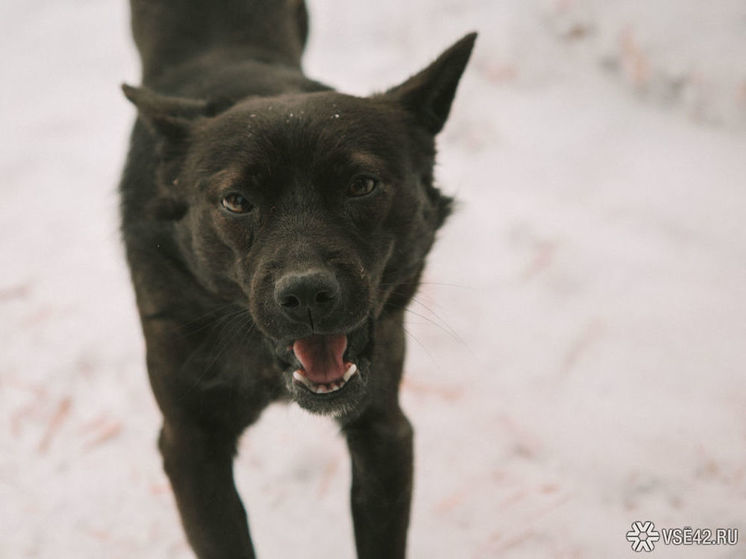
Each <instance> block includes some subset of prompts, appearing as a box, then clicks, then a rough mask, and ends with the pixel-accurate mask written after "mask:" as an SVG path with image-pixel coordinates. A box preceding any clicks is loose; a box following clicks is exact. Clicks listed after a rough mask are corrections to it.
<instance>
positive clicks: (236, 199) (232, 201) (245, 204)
mask: <svg viewBox="0 0 746 559" xmlns="http://www.w3.org/2000/svg"><path fill="white" fill-rule="evenodd" d="M220 203H221V204H222V205H223V207H224V208H225V209H226V210H228V211H229V212H231V213H234V214H245V213H249V212H250V211H251V210H253V209H254V206H253V205H252V204H251V202H249V201H248V200H247V199H246V198H244V197H243V196H241V195H240V194H239V193H238V192H231V193H230V194H226V195H225V196H223V199H222V200H221V201H220Z"/></svg>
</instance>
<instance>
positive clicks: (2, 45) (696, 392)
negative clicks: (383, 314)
mask: <svg viewBox="0 0 746 559" xmlns="http://www.w3.org/2000/svg"><path fill="white" fill-rule="evenodd" d="M310 4H311V12H312V17H313V21H312V29H313V34H312V40H311V43H310V46H309V51H308V55H307V57H306V67H307V70H308V73H309V74H311V75H312V76H314V77H318V78H320V79H323V80H326V81H328V82H330V83H332V84H333V85H336V86H338V87H339V88H341V89H343V90H346V91H349V92H352V93H359V94H364V93H367V92H371V91H376V90H381V89H384V88H385V87H387V86H389V85H392V84H395V83H397V82H398V81H400V80H402V79H403V78H404V77H406V76H407V75H408V74H410V73H412V72H414V71H416V70H418V69H419V68H420V67H421V66H423V65H424V64H425V63H427V62H428V61H429V60H430V59H432V58H433V57H434V56H435V55H436V54H438V52H439V51H440V50H441V49H443V48H445V47H446V46H447V45H448V44H450V42H452V41H453V40H455V39H456V38H458V37H459V36H460V35H461V34H463V33H465V32H467V31H470V30H472V29H477V30H479V31H480V32H481V36H480V39H479V42H478V45H477V49H476V52H475V56H474V59H473V61H472V64H471V66H470V68H469V69H468V71H467V74H466V76H465V78H464V81H463V83H462V87H461V89H460V91H459V96H458V98H457V100H456V103H455V106H454V110H453V114H452V118H451V120H450V122H449V124H448V126H447V128H446V131H445V132H444V134H443V136H442V138H441V142H440V148H441V156H440V165H439V168H438V174H439V178H440V182H441V184H442V185H443V187H444V189H445V190H446V191H448V192H450V193H454V194H456V195H457V196H458V198H459V200H460V205H459V209H458V212H457V213H456V215H455V216H454V217H453V219H452V220H451V222H450V223H449V224H448V226H447V227H446V228H445V229H444V230H443V232H442V235H441V239H440V242H439V245H438V246H437V248H436V251H435V252H434V254H433V255H432V258H431V261H430V267H429V270H428V274H427V278H426V283H425V284H424V285H423V287H422V290H421V293H420V294H419V296H418V301H417V303H415V304H414V306H413V307H412V313H411V316H410V321H409V325H408V330H409V332H410V338H411V340H410V342H411V343H410V353H409V359H408V362H407V376H406V381H405V383H404V385H403V388H402V392H403V402H404V406H405V408H406V410H407V412H408V413H409V415H410V418H411V419H412V421H413V423H414V424H415V426H416V428H417V443H416V444H417V476H416V488H415V497H414V508H413V514H412V527H411V532H410V554H411V557H413V558H420V557H421V558H430V559H436V558H437V559H450V558H453V557H459V558H460V557H465V558H470V559H471V558H473V559H481V558H493V557H501V558H511V559H512V558H527V559H535V558H540V557H551V558H568V559H569V558H589V559H590V558H594V559H595V558H598V557H610V558H616V557H634V556H637V554H635V553H633V552H632V551H631V550H630V547H629V543H628V542H627V541H626V540H625V533H626V532H627V530H629V529H630V524H631V522H633V521H635V520H652V521H654V522H655V523H656V526H657V527H683V526H692V527H695V528H696V527H701V528H716V527H730V528H740V530H741V540H742V543H739V545H738V546H737V547H709V548H702V547H697V546H691V547H686V548H682V547H671V546H664V545H661V542H659V543H658V545H657V546H656V549H655V552H654V556H655V557H693V558H707V559H709V558H718V559H730V558H736V557H744V556H745V555H746V544H744V543H743V540H746V518H745V517H744V511H746V374H745V373H746V371H745V370H744V369H745V366H744V363H745V362H746V342H745V340H746V227H744V221H746V134H744V123H745V122H746V117H745V115H746V56H744V55H745V54H746V7H744V4H743V2H742V1H741V0H716V1H712V2H702V1H701V0H657V1H656V2H633V1H630V0H627V1H623V0H619V1H615V2H608V1H605V0H575V1H574V0H534V1H527V0H501V1H497V0H490V1H486V0H458V1H457V0H411V1H408V2H400V1H397V0H378V1H377V2H374V3H367V2H366V3H362V2H346V1H344V0H315V1H314V0H311V2H310ZM423 14H424V15H423ZM0 21H1V22H2V23H1V24H0V26H1V28H2V34H0V51H1V52H2V53H3V64H2V65H0V79H1V80H2V88H1V89H0V112H1V113H2V116H1V118H0V122H2V131H1V132H0V148H1V149H0V165H1V169H2V177H3V181H2V184H1V185H0V270H1V272H0V317H1V318H0V503H2V506H0V557H2V558H3V559H4V558H6V557H7V558H11V559H15V558H43V559H46V558H50V559H51V558H55V559H59V558H65V559H67V558H74V559H77V558H82V557H107V558H113V559H117V558H129V557H138V558H141V559H150V558H152V559H156V558H158V559H162V558H164V557H168V558H173V559H183V558H187V557H190V554H189V551H188V548H187V546H186V544H185V542H184V537H183V534H182V531H181V528H180V526H179V523H178V519H177V516H176V513H175V508H174V504H173V498H172V495H171V493H170V489H169V487H168V484H167V480H166V478H165V476H164V475H163V473H162V472H161V466H160V460H159V457H158V455H157V452H156V450H155V444H154V443H155V435H156V431H157V428H158V424H159V416H158V413H157V410H156V408H155V404H154V402H153V399H152V397H151V396H150V392H149V388H148V386H147V381H146V375H145V370H144V359H143V344H142V340H141V336H140V332H139V329H138V323H137V319H136V316H135V312H134V303H133V297H132V294H131V290H130V287H129V283H128V276H127V272H126V270H125V267H124V264H123V257H122V250H121V246H120V243H119V238H118V231H117V227H118V225H117V218H116V215H117V211H116V206H117V198H116V192H115V188H116V183H117V180H118V174H119V171H120V169H121V165H122V162H123V158H124V153H125V147H126V140H127V134H128V128H129V126H130V124H131V121H132V118H133V111H132V108H131V106H130V105H129V104H128V103H126V102H125V100H124V99H123V97H122V96H121V94H120V92H119V89H118V84H119V83H120V82H121V81H124V80H127V81H129V82H135V83H136V82H137V79H138V65H137V60H136V58H135V54H134V49H133V47H132V45H131V41H130V38H129V31H128V22H127V6H126V5H125V3H124V1H123V0H80V1H78V2H69V1H67V2H62V1H52V0H46V1H43V0H39V1H37V2H33V3H29V2H24V1H23V0H6V1H5V2H3V3H2V6H0ZM236 473H237V477H238V483H239V485H240V489H241V491H242V494H243V497H244V500H245V502H246V504H247V507H248V509H249V515H250V520H251V527H252V532H253V537H254V540H255V544H256V548H257V551H258V553H259V556H260V557H262V558H273V557H299V558H304V559H317V558H318V559H320V558H335V559H336V558H351V557H353V543H352V542H353V540H352V531H351V523H350V520H349V515H348V512H347V508H348V501H347V486H348V483H349V467H348V463H347V457H346V454H345V448H344V444H343V441H342V440H341V438H340V437H339V435H338V434H337V432H336V429H335V427H334V425H333V424H332V423H330V422H329V421H327V420H324V419H321V418H316V417H312V416H309V415H307V414H305V413H304V412H302V411H300V410H298V409H297V408H295V407H280V406H277V407H273V408H270V409H269V410H268V411H267V413H266V414H265V416H264V417H263V418H262V420H261V421H260V423H259V424H258V425H257V426H256V427H255V428H253V429H252V430H250V431H249V432H247V434H246V435H245V437H244V439H243V441H242V445H241V455H240V458H239V460H238V462H237V464H236Z"/></svg>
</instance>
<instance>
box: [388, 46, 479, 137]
mask: <svg viewBox="0 0 746 559" xmlns="http://www.w3.org/2000/svg"><path fill="white" fill-rule="evenodd" d="M476 38H477V34H476V33H469V34H468V35H466V36H464V37H463V38H461V39H459V40H458V41H457V42H456V43H454V44H453V45H452V46H451V47H450V48H448V49H447V50H446V51H445V52H443V54H441V55H440V56H439V57H438V58H437V59H436V60H435V62H433V63H432V64H430V66H428V67H427V68H425V69H424V70H422V71H421V72H419V73H418V74H415V75H414V76H412V77H411V78H409V79H408V80H407V81H405V82H404V83H402V84H401V85H398V86H396V87H394V88H392V89H390V90H389V91H387V92H386V94H385V95H386V96H387V97H389V98H391V99H394V100H395V101H397V102H398V103H400V104H401V105H403V106H404V108H405V109H407V110H408V111H409V112H410V113H412V114H413V115H414V116H415V117H416V118H417V120H418V122H419V123H420V124H421V125H422V126H424V127H425V129H426V130H427V131H428V132H430V133H431V134H433V135H435V134H437V133H438V132H440V131H441V130H442V129H443V125H444V124H445V122H446V119H447V118H448V113H449V112H450V111H451V103H452V102H453V97H454V95H456V88H457V87H458V83H459V80H460V79H461V74H463V72H464V68H466V63H467V62H469V57H470V56H471V51H472V49H473V48H474V41H475V40H476Z"/></svg>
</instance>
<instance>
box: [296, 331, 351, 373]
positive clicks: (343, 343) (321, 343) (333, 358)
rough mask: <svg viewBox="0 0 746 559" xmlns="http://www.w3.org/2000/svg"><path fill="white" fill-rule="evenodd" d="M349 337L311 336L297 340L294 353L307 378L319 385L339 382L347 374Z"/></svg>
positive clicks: (338, 335)
mask: <svg viewBox="0 0 746 559" xmlns="http://www.w3.org/2000/svg"><path fill="white" fill-rule="evenodd" d="M345 349H347V336H345V335H344V334H336V335H334V336H309V337H308V338H301V339H299V340H295V343H293V353H295V356H296V357H297V358H298V360H299V361H300V362H301V365H303V370H304V371H305V374H306V377H307V378H309V379H310V380H312V381H313V382H317V383H329V382H332V381H335V380H339V379H340V378H342V377H343V376H344V374H345V366H344V360H343V359H342V356H343V355H344V352H345Z"/></svg>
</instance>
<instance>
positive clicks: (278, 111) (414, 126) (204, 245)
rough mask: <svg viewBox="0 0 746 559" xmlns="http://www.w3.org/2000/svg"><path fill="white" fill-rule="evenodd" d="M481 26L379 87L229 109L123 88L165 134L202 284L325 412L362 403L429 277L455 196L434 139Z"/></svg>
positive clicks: (163, 153)
mask: <svg viewBox="0 0 746 559" xmlns="http://www.w3.org/2000/svg"><path fill="white" fill-rule="evenodd" d="M475 37H476V35H475V34H471V35H467V36H466V37H464V38H463V39H461V40H460V41H458V42H457V43H456V44H454V45H453V46H452V47H450V48H449V49H448V50H447V51H445V52H444V53H443V54H442V55H441V56H440V57H439V58H438V59H437V60H436V61H435V62H434V63H433V64H431V65H430V66H428V67H427V68H426V69H425V70H423V71H422V72H420V73H419V74H417V75H415V76H413V77H412V78H410V79H409V80H407V81H405V82H404V83H403V84H401V85H399V86H397V87H395V88H392V89H390V90H389V91H387V92H386V93H383V94H379V95H374V96H371V97H367V98H358V97H352V96H348V95H343V94H340V93H336V92H332V91H322V92H317V93H303V94H288V95H283V96H276V97H255V98H247V99H244V100H242V101H240V102H238V103H236V104H233V105H232V106H229V107H225V106H220V103H217V104H216V103H210V102H207V101H199V100H187V99H182V98H174V97H165V96H161V95H158V94H156V93H154V92H152V91H149V90H146V89H136V88H131V87H128V86H125V87H124V89H125V94H126V95H127V97H128V98H129V99H130V100H131V101H133V102H134V103H135V105H137V107H138V109H139V111H140V117H141V118H142V119H143V120H144V121H145V122H146V123H147V124H148V125H149V127H150V128H151V130H153V131H154V133H155V134H156V136H157V137H158V139H159V155H160V164H159V168H158V171H157V174H158V183H159V189H160V191H159V196H158V199H157V200H156V201H155V204H156V208H157V212H156V213H158V214H159V215H160V217H161V218H165V219H172V220H173V221H174V222H175V223H174V232H175V233H174V234H175V236H176V239H177V242H178V244H179V246H180V249H181V251H182V252H183V254H184V257H185V258H186V259H187V261H188V264H189V266H190V268H191V270H192V272H193V273H194V274H195V276H196V277H197V278H198V279H199V281H200V282H201V283H202V284H203V285H204V286H205V287H207V288H208V289H209V290H211V291H212V292H213V293H215V294H217V295H219V296H220V297H221V298H223V299H227V300H230V301H236V302H241V303H242V304H244V305H246V306H248V309H249V311H250V314H251V316H252V319H253V321H254V323H255V325H256V327H257V328H258V329H259V331H260V332H261V333H262V334H263V335H264V337H265V338H266V340H267V341H268V343H269V344H270V345H271V347H272V349H273V351H274V353H275V356H276V357H277V359H278V360H279V361H280V362H281V363H282V365H283V367H284V369H285V375H286V380H287V384H288V386H289V388H290V392H291V394H292V396H293V397H294V398H295V399H296V400H297V401H298V403H299V404H301V405H302V406H303V407H305V408H307V409H309V410H311V411H314V412H317V413H332V414H341V413H345V412H346V411H349V410H351V409H354V408H355V407H356V406H357V405H358V404H359V403H360V401H361V400H362V399H363V398H364V397H365V392H366V389H365V385H366V376H367V375H369V374H370V367H369V365H370V363H369V360H370V357H371V352H372V345H373V342H374V340H373V339H372V338H373V332H374V328H373V326H374V324H375V321H376V320H378V319H380V317H381V316H382V315H383V314H385V313H387V312H394V311H396V310H399V309H401V308H403V306H405V305H406V303H407V302H408V301H409V298H410V297H411V296H412V295H413V293H414V291H415V289H416V287H417V282H418V280H419V276H420V273H421V271H422V268H423V266H424V261H425V256H426V254H427V253H428V251H429V249H430V247H431V245H432V243H433V239H434V236H435V232H436V230H437V229H438V227H439V226H440V225H441V224H442V223H443V221H444V219H445V218H446V216H447V215H448V213H449V209H450V203H451V200H450V199H449V198H448V197H446V196H444V195H442V194H441V193H440V192H439V191H438V189H437V188H436V187H435V186H434V185H433V164H434V156H435V141H434V138H435V135H436V134H437V133H438V132H439V131H440V130H441V129H442V127H443V125H444V123H445V121H446V118H447V117H448V113H449V111H450V107H451V102H452V100H453V97H454V95H455V92H456V87H457V85H458V82H459V79H460V78H461V74H462V72H463V70H464V68H465V66H466V63H467V61H468V59H469V56H470V54H471V50H472V47H473V44H474V40H475Z"/></svg>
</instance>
